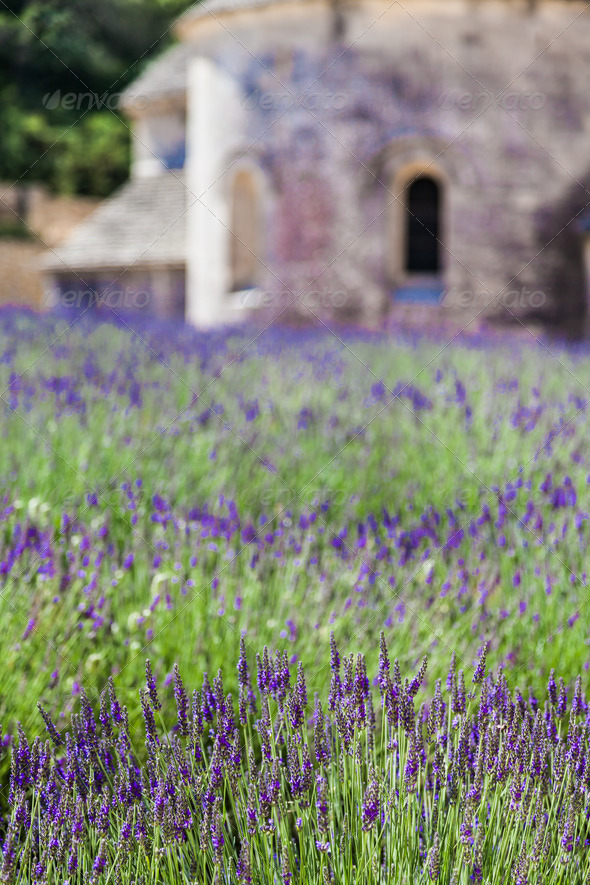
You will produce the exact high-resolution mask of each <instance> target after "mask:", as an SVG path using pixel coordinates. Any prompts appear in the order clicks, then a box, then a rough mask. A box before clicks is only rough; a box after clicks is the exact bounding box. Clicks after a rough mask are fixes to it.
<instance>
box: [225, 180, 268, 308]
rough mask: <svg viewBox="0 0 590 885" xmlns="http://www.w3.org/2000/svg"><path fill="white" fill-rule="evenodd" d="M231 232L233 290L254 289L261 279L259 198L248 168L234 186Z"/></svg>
mask: <svg viewBox="0 0 590 885" xmlns="http://www.w3.org/2000/svg"><path fill="white" fill-rule="evenodd" d="M230 232H231V244H230V278H231V291H232V292H240V291H243V290H244V289H253V288H255V287H256V286H257V285H258V283H259V278H260V257H259V256H260V252H261V225H260V198H259V190H258V183H257V181H256V180H255V177H254V175H253V174H252V173H251V172H250V171H248V170H246V169H241V170H240V171H239V172H237V173H236V175H235V177H234V180H233V183H232V190H231V226H230Z"/></svg>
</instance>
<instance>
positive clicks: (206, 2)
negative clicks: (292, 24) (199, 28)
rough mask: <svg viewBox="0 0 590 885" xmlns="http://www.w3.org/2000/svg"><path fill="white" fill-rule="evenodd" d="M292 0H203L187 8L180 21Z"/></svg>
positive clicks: (290, 0) (274, 4)
mask: <svg viewBox="0 0 590 885" xmlns="http://www.w3.org/2000/svg"><path fill="white" fill-rule="evenodd" d="M289 2H292V0H203V2H202V3H196V4H195V5H194V6H191V8H190V9H188V10H187V11H186V12H185V13H184V15H183V16H182V18H181V19H180V22H181V23H182V22H188V21H194V20H195V19H198V18H204V17H205V16H207V15H212V16H217V15H222V14H224V13H226V12H240V11H241V10H242V9H256V8H257V7H259V6H276V5H277V4H279V3H289Z"/></svg>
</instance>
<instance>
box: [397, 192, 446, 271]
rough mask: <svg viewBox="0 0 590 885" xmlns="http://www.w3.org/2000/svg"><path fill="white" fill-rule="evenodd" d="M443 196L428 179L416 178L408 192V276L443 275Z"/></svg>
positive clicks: (406, 255)
mask: <svg viewBox="0 0 590 885" xmlns="http://www.w3.org/2000/svg"><path fill="white" fill-rule="evenodd" d="M440 213H441V194H440V188H439V185H438V183H437V182H436V181H435V180H434V178H431V177H430V176H427V175H420V176H419V177H418V178H415V179H414V180H413V181H412V182H411V184H410V185H409V186H408V188H407V190H406V213H405V215H406V238H405V239H406V254H405V271H406V273H408V274H429V275H431V274H432V275H434V274H439V273H440V272H441V260H440V232H441V231H440Z"/></svg>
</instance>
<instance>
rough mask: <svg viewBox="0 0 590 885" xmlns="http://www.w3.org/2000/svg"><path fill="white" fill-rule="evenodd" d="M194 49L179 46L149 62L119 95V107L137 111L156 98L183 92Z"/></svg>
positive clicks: (182, 93) (178, 94) (169, 96)
mask: <svg viewBox="0 0 590 885" xmlns="http://www.w3.org/2000/svg"><path fill="white" fill-rule="evenodd" d="M194 54H195V47H194V46H193V45H191V44H190V43H179V44H178V45H177V46H173V47H172V49H169V50H168V51H167V52H164V53H163V54H162V55H160V56H159V57H158V58H156V59H155V60H154V61H152V62H151V63H150V64H149V65H148V66H147V67H146V69H145V71H144V72H143V73H142V74H140V75H139V77H137V79H135V80H134V81H133V82H132V83H130V85H129V86H128V87H127V89H126V90H125V91H124V92H123V94H122V96H121V100H120V103H119V105H120V107H121V108H122V109H123V110H129V111H133V110H134V109H135V110H138V111H141V110H143V109H145V107H146V106H147V105H148V104H149V103H150V101H153V100H154V99H156V98H174V97H176V96H183V95H184V93H185V92H186V67H187V62H188V60H189V58H191V57H192V56H194Z"/></svg>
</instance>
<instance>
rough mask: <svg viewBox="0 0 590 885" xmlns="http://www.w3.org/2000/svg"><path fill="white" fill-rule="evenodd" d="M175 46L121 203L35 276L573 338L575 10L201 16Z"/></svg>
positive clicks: (541, 5) (307, 0) (144, 295)
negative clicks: (477, 321) (544, 329)
mask: <svg viewBox="0 0 590 885" xmlns="http://www.w3.org/2000/svg"><path fill="white" fill-rule="evenodd" d="M176 35H177V37H178V43H177V45H175V46H174V47H173V48H172V49H170V50H169V51H168V52H166V53H165V54H163V55H162V56H161V57H160V58H158V59H156V60H155V61H154V62H153V63H152V64H151V65H150V66H148V67H147V69H146V70H145V72H144V73H143V74H142V75H141V76H140V77H139V78H138V79H137V80H136V81H135V83H134V84H132V86H131V87H130V88H129V89H128V90H127V92H126V93H125V95H124V98H123V108H124V110H125V111H126V113H127V114H128V116H129V118H130V120H131V125H132V128H133V142H134V161H133V168H132V174H131V179H130V181H129V182H128V184H127V185H125V186H124V187H123V188H122V189H121V190H120V191H119V192H118V193H116V194H115V195H114V196H113V197H112V198H110V199H109V200H107V201H106V202H105V203H104V204H103V205H102V206H101V207H100V208H99V209H98V211H97V212H96V213H95V214H94V215H93V216H91V218H90V219H89V220H87V221H86V222H85V223H84V224H83V225H81V226H80V228H78V230H77V231H76V232H75V233H74V235H73V236H72V237H71V239H70V240H69V241H68V242H67V243H66V244H65V245H64V247H63V248H61V249H59V250H56V251H57V255H55V254H53V255H51V256H48V258H47V259H46V268H47V271H48V273H49V275H50V277H51V285H52V286H53V289H54V291H55V292H56V293H57V295H58V296H59V297H63V295H64V293H66V294H68V295H71V292H73V291H78V290H88V289H89V290H90V291H91V292H92V293H95V294H96V295H97V297H103V298H106V301H107V303H108V299H109V293H113V292H115V293H119V294H120V293H121V292H125V293H132V294H131V297H130V300H129V303H130V304H131V305H135V306H138V305H139V306H142V307H145V306H148V307H149V309H150V310H152V311H153V312H155V313H157V314H160V315H178V314H183V315H184V316H186V319H187V320H188V321H190V322H192V323H195V324H197V325H200V326H211V325H214V324H219V323H224V322H228V321H234V320H235V319H237V318H238V317H241V316H248V315H251V314H257V315H259V316H260V315H264V316H267V315H269V316H271V315H272V316H277V315H281V316H284V317H285V318H287V317H293V316H294V315H296V316H297V317H300V318H301V319H303V320H305V319H310V320H313V319H314V317H317V316H319V317H320V318H328V317H329V318H333V319H335V320H336V321H342V322H345V321H352V322H363V323H381V322H383V321H384V320H386V319H387V318H388V317H391V316H395V315H396V311H397V312H398V313H400V314H406V315H408V314H411V315H414V316H419V317H421V318H423V317H425V316H426V320H428V318H429V317H430V318H432V320H433V322H434V323H437V322H439V321H441V322H442V321H443V318H448V317H449V316H451V315H452V316H454V317H459V318H460V322H461V323H462V324H465V322H468V321H469V320H470V319H472V318H476V317H482V316H484V317H485V316H490V315H493V316H496V317H499V318H504V319H508V320H512V319H514V318H515V317H516V318H519V319H521V320H523V321H525V320H526V321H530V320H531V318H534V317H535V318H539V319H543V320H545V321H554V322H555V321H558V320H559V321H564V320H566V319H569V320H570V321H571V322H573V323H574V324H579V323H580V318H581V317H582V315H584V314H585V312H586V296H587V289H588V284H587V275H586V271H585V262H584V253H585V248H584V240H585V238H586V236H587V235H588V234H587V231H588V229H590V224H589V223H588V219H589V218H590V213H589V212H588V208H589V206H590V90H589V89H588V82H589V76H590V11H589V9H588V7H587V5H586V3H581V2H577V0H400V2H397V0H396V2H394V3H392V2H391V0H204V2H202V3H200V4H199V5H197V6H195V7H193V8H192V9H190V10H189V11H188V12H187V13H186V14H185V15H184V16H183V17H182V18H181V19H180V21H179V22H178V23H177V25H176ZM586 251H587V252H588V254H590V250H586ZM133 293H140V295H138V296H137V297H136V295H135V294H133ZM117 297H118V296H117V295H116V294H115V296H114V298H113V304H116V303H117Z"/></svg>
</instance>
